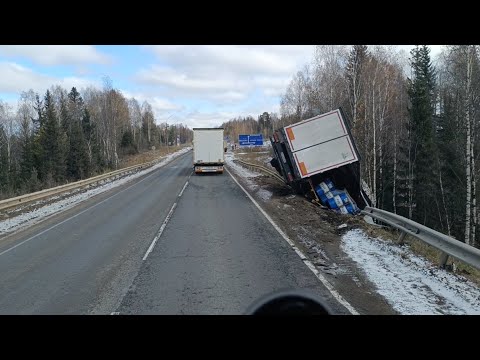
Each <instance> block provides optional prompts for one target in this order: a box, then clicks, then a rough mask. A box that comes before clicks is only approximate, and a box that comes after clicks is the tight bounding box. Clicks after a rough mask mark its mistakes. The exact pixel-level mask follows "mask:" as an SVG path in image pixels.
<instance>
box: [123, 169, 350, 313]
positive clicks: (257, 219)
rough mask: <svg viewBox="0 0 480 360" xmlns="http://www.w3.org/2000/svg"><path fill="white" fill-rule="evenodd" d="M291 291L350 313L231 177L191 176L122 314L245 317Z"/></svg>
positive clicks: (141, 271) (127, 296) (146, 261)
mask: <svg viewBox="0 0 480 360" xmlns="http://www.w3.org/2000/svg"><path fill="white" fill-rule="evenodd" d="M285 288H288V289H292V288H307V289H310V290H312V291H314V292H316V293H317V294H319V295H320V296H322V297H324V299H326V300H327V302H328V303H329V304H330V306H331V307H332V309H333V310H334V311H335V312H336V313H339V314H348V311H347V310H346V309H345V308H344V307H343V306H341V305H340V304H339V303H338V302H337V301H336V300H334V299H333V297H332V296H331V294H330V293H329V292H328V290H326V288H325V287H324V286H323V285H322V284H321V282H320V281H319V280H318V278H317V277H316V276H315V275H314V274H313V273H312V272H311V270H310V269H308V268H307V266H306V265H305V264H304V263H303V261H302V260H301V259H300V257H299V256H298V255H297V254H296V253H295V252H294V250H292V248H291V247H290V246H289V245H288V244H287V242H286V241H285V239H283V238H282V237H281V236H280V234H279V233H278V232H277V231H276V230H275V228H274V227H273V226H272V224H271V223H270V222H268V220H267V219H266V218H265V217H264V216H263V215H262V214H261V212H260V211H259V210H258V209H257V208H256V207H255V206H254V204H253V203H252V202H251V201H250V199H249V198H248V197H247V196H246V194H245V193H244V192H243V191H242V190H241V189H240V188H239V187H238V185H237V184H236V183H235V182H234V181H233V180H232V178H231V177H230V176H229V175H228V173H225V174H223V175H192V177H191V178H190V179H189V185H188V186H187V187H186V189H185V191H184V193H183V195H182V197H181V198H179V201H178V204H177V206H176V208H175V209H174V212H173V215H172V217H171V219H170V221H169V222H168V223H167V225H166V227H165V230H164V232H163V234H162V236H161V237H160V239H159V240H158V242H157V243H156V245H155V247H154V249H153V250H152V252H151V253H150V254H149V255H148V257H147V258H146V260H145V262H144V264H143V265H142V267H141V269H140V271H139V273H138V275H137V277H136V278H135V280H134V282H133V284H132V286H131V287H130V289H129V291H128V293H127V294H126V296H125V297H124V299H123V301H122V303H121V305H120V306H119V307H118V309H117V310H116V312H118V313H119V314H242V313H244V312H245V310H246V309H247V307H248V306H249V305H250V304H251V303H252V302H253V301H255V300H256V299H258V298H260V297H261V296H263V295H265V294H269V293H271V292H272V291H275V290H280V289H285Z"/></svg>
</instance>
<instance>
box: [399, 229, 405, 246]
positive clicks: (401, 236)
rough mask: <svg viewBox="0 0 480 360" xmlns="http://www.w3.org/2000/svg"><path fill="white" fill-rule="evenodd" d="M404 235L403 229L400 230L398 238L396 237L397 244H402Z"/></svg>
mask: <svg viewBox="0 0 480 360" xmlns="http://www.w3.org/2000/svg"><path fill="white" fill-rule="evenodd" d="M405 236H407V233H406V232H405V231H402V232H401V233H400V236H399V237H398V239H397V244H398V245H403V244H404V243H405V242H404V240H405Z"/></svg>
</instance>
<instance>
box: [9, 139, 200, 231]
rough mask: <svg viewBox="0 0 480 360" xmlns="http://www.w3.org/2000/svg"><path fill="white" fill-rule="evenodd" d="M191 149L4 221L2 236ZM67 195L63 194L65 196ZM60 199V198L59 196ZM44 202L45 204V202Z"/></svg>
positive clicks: (140, 174)
mask: <svg viewBox="0 0 480 360" xmlns="http://www.w3.org/2000/svg"><path fill="white" fill-rule="evenodd" d="M190 149H191V147H188V148H184V149H182V150H179V151H177V152H175V153H172V154H169V155H167V156H165V157H164V158H163V159H162V160H161V161H160V162H159V163H157V164H155V165H154V166H152V167H150V168H148V169H145V170H142V171H139V172H137V173H135V174H132V175H128V176H125V177H123V178H121V179H118V180H113V181H108V180H106V181H105V182H104V183H103V184H102V185H100V186H98V187H95V188H93V189H90V190H87V191H85V192H83V193H80V194H76V195H75V194H74V195H73V196H70V197H68V198H66V199H63V200H60V201H57V202H54V203H51V204H49V205H46V206H43V207H40V208H37V209H35V210H32V211H29V212H26V213H23V214H20V215H18V216H15V217H12V218H9V219H6V220H2V221H0V235H3V234H5V233H7V232H12V231H16V230H19V229H21V228H25V227H27V226H31V225H33V224H35V223H37V222H39V221H40V220H43V219H44V218H46V217H48V216H50V215H53V214H56V213H57V212H59V211H63V210H67V209H70V208H72V207H74V206H75V205H77V204H79V203H80V202H82V201H84V200H87V199H88V198H91V197H92V196H95V195H97V194H100V193H103V192H105V191H108V190H110V189H113V188H115V187H117V186H120V185H123V184H125V183H127V182H129V181H132V180H133V179H136V178H138V177H140V176H143V175H145V174H148V173H150V172H152V171H154V170H156V169H158V168H160V167H162V166H164V165H165V164H166V163H167V162H168V161H170V160H172V159H173V158H176V157H178V156H180V155H182V154H184V153H186V152H187V151H189V150H190ZM75 192H78V190H77V191H72V193H75ZM64 195H65V194H62V196H64ZM57 197H58V196H57ZM51 199H52V198H50V199H49V200H48V201H51ZM42 202H45V200H43V201H42ZM38 205H39V206H41V202H38Z"/></svg>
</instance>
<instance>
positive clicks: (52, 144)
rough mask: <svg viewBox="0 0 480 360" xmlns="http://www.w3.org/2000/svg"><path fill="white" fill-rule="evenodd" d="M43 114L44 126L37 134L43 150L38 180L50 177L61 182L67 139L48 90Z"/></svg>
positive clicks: (63, 176)
mask: <svg viewBox="0 0 480 360" xmlns="http://www.w3.org/2000/svg"><path fill="white" fill-rule="evenodd" d="M44 113H45V120H44V125H43V126H41V128H40V133H39V138H40V139H39V143H40V145H41V148H42V150H43V169H42V172H41V177H40V178H41V179H42V180H43V181H47V179H49V178H50V177H52V178H53V180H55V181H56V182H62V181H63V180H64V178H65V152H66V145H67V144H66V142H67V138H66V135H65V132H64V131H63V130H62V129H61V128H60V126H59V123H58V119H57V114H56V111H55V106H54V103H53V101H52V96H51V94H50V91H49V90H47V93H46V95H45V100H44ZM48 185H51V184H48Z"/></svg>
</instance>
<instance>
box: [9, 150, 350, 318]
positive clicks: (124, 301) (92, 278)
mask: <svg viewBox="0 0 480 360" xmlns="http://www.w3.org/2000/svg"><path fill="white" fill-rule="evenodd" d="M191 164H192V154H191V153H189V154H187V155H185V156H182V157H180V158H179V159H177V160H174V161H173V162H172V163H170V164H169V165H166V166H165V167H163V168H161V169H159V170H156V171H154V172H153V173H151V174H150V175H147V176H146V177H143V178H142V179H140V180H138V181H136V182H135V183H130V184H127V185H125V186H122V187H119V188H117V189H115V190H112V191H110V192H109V193H108V194H102V195H99V196H97V197H95V198H93V199H90V200H89V201H87V202H85V203H83V204H81V205H79V206H77V207H75V208H74V209H71V210H70V211H65V212H63V213H61V214H59V215H57V216H56V217H54V218H51V219H49V220H47V221H44V222H42V223H40V224H39V225H36V226H34V227H32V228H30V229H28V230H25V231H22V232H19V233H17V234H15V235H14V236H10V237H9V238H8V239H2V240H0V254H1V255H0V313H1V314H110V313H112V312H118V313H120V314H242V313H244V312H245V310H246V308H247V307H248V306H249V305H250V304H251V303H252V301H254V300H256V299H258V298H259V297H261V296H263V295H265V294H268V293H270V292H272V291H274V290H279V289H285V288H308V289H310V290H312V291H314V292H316V293H318V294H319V295H321V296H323V297H324V298H325V299H326V300H327V302H328V303H329V304H330V306H331V307H332V308H333V309H334V310H335V311H336V312H338V313H347V311H346V310H345V309H344V308H343V307H342V306H341V305H339V304H338V303H337V302H336V301H335V300H333V299H332V298H331V296H330V294H329V293H328V291H327V290H326V289H325V288H324V287H323V285H322V284H321V283H320V281H319V280H318V279H317V278H316V277H315V275H314V274H313V273H312V272H311V271H310V270H309V269H308V268H307V267H306V266H305V264H303V262H302V260H301V259H300V258H299V256H298V255H297V254H296V253H295V252H294V251H293V250H292V249H291V248H290V246H289V245H288V244H287V242H286V241H285V240H284V239H283V238H282V237H281V236H280V234H279V233H278V232H277V231H276V230H275V229H274V227H273V226H272V225H271V224H270V223H269V222H268V221H267V220H266V218H265V217H264V216H263V215H262V214H261V212H260V211H259V210H258V209H257V208H256V207H255V206H254V204H253V203H252V202H251V201H250V200H249V199H248V197H247V196H246V195H245V193H244V192H243V191H242V190H241V189H240V188H239V187H238V185H237V184H236V183H235V182H234V181H233V180H232V178H231V177H230V176H229V175H228V174H227V173H224V174H223V175H206V176H204V175H201V176H199V175H191V174H192V166H191ZM190 175H191V176H190ZM187 181H188V186H186V187H184V186H185V184H186V182H187ZM180 194H182V195H181V196H179V195H180ZM173 204H176V205H175V206H174V207H173V211H172V206H173ZM167 215H169V216H167ZM166 217H169V222H168V223H166V225H163V226H162V224H163V223H164V220H165V218H166ZM52 227H53V228H52ZM160 229H161V230H163V232H162V234H161V236H160V237H158V234H159V230H160ZM156 236H157V237H158V240H157V242H156V243H155V246H154V247H153V248H152V247H151V244H152V240H153V239H154V238H155V237H156ZM26 240H27V241H26ZM22 242H23V243H22ZM18 244H20V245H18ZM15 245H18V246H17V247H15V248H12V247H13V246H15ZM149 248H150V249H151V252H147V250H148V249H149ZM9 249H10V250H9ZM146 254H148V255H147V256H146ZM145 256H146V258H145ZM144 258H145V260H143V259H144Z"/></svg>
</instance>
